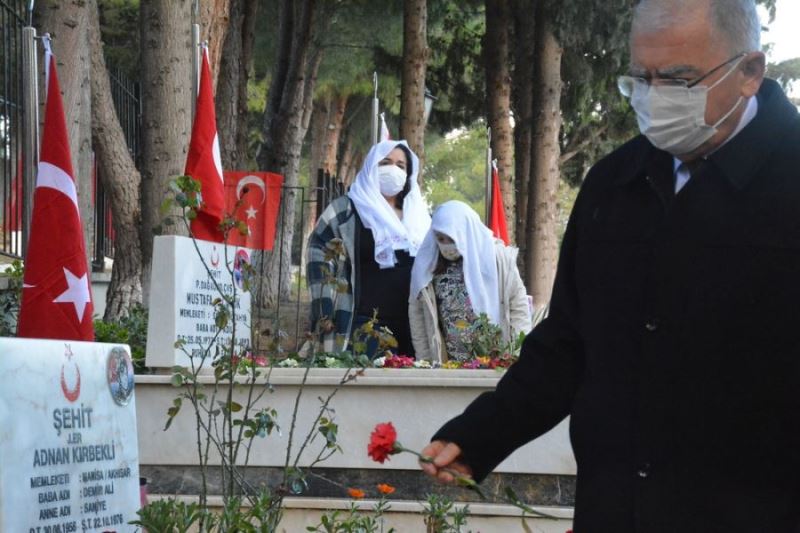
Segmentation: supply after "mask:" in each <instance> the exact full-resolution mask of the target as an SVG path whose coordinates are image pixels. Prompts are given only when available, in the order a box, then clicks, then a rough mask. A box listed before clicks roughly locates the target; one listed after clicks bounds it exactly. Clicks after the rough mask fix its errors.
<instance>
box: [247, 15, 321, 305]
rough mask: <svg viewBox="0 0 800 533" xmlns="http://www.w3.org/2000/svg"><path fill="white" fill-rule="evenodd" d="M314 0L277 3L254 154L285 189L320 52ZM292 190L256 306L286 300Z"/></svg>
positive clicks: (293, 171)
mask: <svg viewBox="0 0 800 533" xmlns="http://www.w3.org/2000/svg"><path fill="white" fill-rule="evenodd" d="M317 15H318V13H317V2H316V0H298V1H292V0H281V1H280V2H279V7H278V49H277V57H276V61H275V63H274V64H275V71H274V72H273V73H272V80H271V83H270V88H269V94H268V98H267V104H266V109H265V110H264V120H263V123H262V134H263V138H264V142H263V144H262V145H261V148H260V150H259V153H258V155H257V161H258V165H259V168H261V169H263V170H267V171H270V172H276V173H278V174H282V175H283V177H284V184H285V185H286V186H287V187H296V186H297V185H298V183H299V169H300V168H299V167H300V150H301V148H302V144H303V139H304V138H305V135H306V131H307V130H308V125H309V121H310V117H311V107H312V106H311V101H312V96H313V92H314V84H315V82H316V75H317V69H318V68H319V64H320V60H321V58H322V51H321V49H320V47H319V44H318V43H315V42H314V40H313V38H314V35H313V29H314V27H315V17H316V16H317ZM296 195H297V193H296V191H295V190H293V189H286V193H285V194H284V195H283V201H282V202H281V209H280V210H281V212H280V214H279V221H280V224H281V225H282V227H283V231H284V232H285V233H284V236H283V238H282V239H280V240H279V243H277V244H276V246H275V249H274V250H273V251H272V252H265V253H264V254H263V257H262V258H261V262H262V265H261V266H262V267H263V272H264V276H262V279H261V284H260V288H259V291H258V294H257V301H258V304H259V305H262V306H272V305H275V304H276V303H277V302H278V301H279V300H280V299H281V298H285V297H288V295H289V285H290V281H291V279H290V278H291V277H290V275H289V273H290V261H291V249H292V240H293V237H294V228H295V213H296V202H295V200H296Z"/></svg>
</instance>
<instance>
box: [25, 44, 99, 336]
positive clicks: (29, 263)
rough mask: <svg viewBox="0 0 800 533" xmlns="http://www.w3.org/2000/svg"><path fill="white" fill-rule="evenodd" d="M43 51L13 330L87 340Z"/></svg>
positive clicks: (69, 194) (82, 277)
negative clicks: (41, 111) (43, 95)
mask: <svg viewBox="0 0 800 533" xmlns="http://www.w3.org/2000/svg"><path fill="white" fill-rule="evenodd" d="M48 56H50V57H49V60H50V65H49V66H50V70H49V77H48V78H49V81H48V84H47V103H46V105H45V116H44V131H43V133H42V150H41V155H40V158H39V169H38V174H37V178H36V189H35V190H34V193H33V216H32V220H31V233H30V240H29V241H28V251H27V256H26V257H25V275H24V277H23V290H22V305H21V308H20V313H19V326H18V332H17V333H18V335H19V336H20V337H34V338H41V339H64V340H83V341H92V340H94V327H93V325H92V312H93V306H92V293H91V290H90V288H89V269H88V268H87V263H86V249H85V244H84V241H83V228H82V226H81V216H80V211H79V210H78V192H77V188H76V186H75V179H74V178H73V172H72V161H71V159H70V152H69V138H68V137H67V124H66V119H65V117H64V105H63V103H62V102H61V90H60V87H59V84H58V74H57V73H56V62H55V58H54V57H53V56H52V55H50V54H48Z"/></svg>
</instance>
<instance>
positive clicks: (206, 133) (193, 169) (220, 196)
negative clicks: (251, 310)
mask: <svg viewBox="0 0 800 533" xmlns="http://www.w3.org/2000/svg"><path fill="white" fill-rule="evenodd" d="M184 174H186V175H187V176H191V177H192V178H194V179H196V180H198V181H200V186H201V188H200V195H201V198H202V201H201V205H200V210H199V211H198V213H197V218H195V219H194V220H192V224H191V227H192V235H194V236H195V237H196V238H198V239H202V240H204V241H213V242H222V239H223V235H222V231H220V229H219V224H220V222H222V217H223V213H224V211H225V193H224V185H223V182H222V158H221V157H220V152H219V137H218V136H217V115H216V112H215V111H214V93H213V91H212V90H211V68H210V67H209V66H208V48H206V47H203V64H202V67H201V69H200V89H199V91H198V93H197V105H196V106H195V115H194V124H193V125H192V140H191V142H190V143H189V154H188V155H187V156H186V169H185V170H184Z"/></svg>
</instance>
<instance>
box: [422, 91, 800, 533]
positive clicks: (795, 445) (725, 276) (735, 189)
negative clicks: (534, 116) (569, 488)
mask: <svg viewBox="0 0 800 533" xmlns="http://www.w3.org/2000/svg"><path fill="white" fill-rule="evenodd" d="M758 103H759V109H758V113H757V115H756V117H755V118H754V119H753V120H752V122H751V123H750V124H749V125H747V126H746V127H745V128H744V129H743V130H742V131H741V132H740V133H739V134H738V135H736V136H735V137H734V138H733V139H731V140H730V142H728V143H727V144H725V145H724V146H723V147H722V148H721V149H719V150H718V151H717V152H715V153H714V154H712V155H711V156H710V157H708V159H706V160H704V161H703V162H702V163H701V164H700V165H699V167H697V168H695V169H694V170H693V173H692V178H691V180H690V181H689V182H688V184H687V185H686V186H685V187H684V188H683V189H682V190H681V192H680V193H679V194H677V195H675V194H674V192H673V191H674V179H673V162H672V161H673V160H672V157H671V156H670V155H669V154H667V153H665V152H661V151H659V150H657V149H655V148H654V147H653V146H652V145H651V144H650V143H649V142H648V141H647V140H646V139H645V138H644V137H641V136H640V137H637V138H636V139H634V140H632V141H630V142H629V143H627V144H626V145H624V146H622V147H621V148H619V149H618V150H616V151H615V152H613V153H612V154H611V155H609V156H608V157H606V158H605V159H603V160H602V161H600V162H599V163H597V165H595V166H594V168H592V170H591V171H590V172H589V175H588V176H587V178H586V180H585V182H584V185H583V187H582V189H581V192H580V194H579V195H578V199H577V201H576V203H575V207H574V210H573V213H572V216H571V218H570V221H569V224H568V227H567V231H566V234H565V236H564V241H563V244H562V249H561V256H560V259H559V265H558V271H557V274H556V280H555V285H554V290H553V297H552V301H551V309H550V315H549V317H548V318H547V319H546V320H545V321H544V322H543V323H541V324H540V325H539V326H538V327H537V328H536V329H535V330H534V331H533V332H531V333H530V334H529V335H528V337H527V338H526V340H525V343H524V345H523V349H522V354H521V357H520V360H519V362H518V363H516V364H515V365H514V366H513V367H512V368H511V369H510V370H509V371H508V372H507V373H506V375H505V376H504V377H503V378H502V379H501V380H500V383H499V384H498V386H497V390H496V391H494V392H489V393H485V394H483V395H481V396H480V397H479V398H478V399H476V400H475V402H474V403H472V404H471V405H470V406H469V407H468V408H467V409H466V411H465V412H464V414H462V415H460V416H459V417H457V418H455V419H453V420H452V421H450V422H449V423H448V424H446V425H445V426H444V427H443V428H442V429H440V430H439V432H438V433H437V434H436V436H435V437H434V438H440V439H444V440H449V441H453V442H456V443H458V444H459V445H460V446H461V447H462V449H463V452H464V460H465V461H466V462H467V463H468V464H469V465H470V466H471V467H472V468H473V470H474V472H475V475H476V477H477V478H478V479H482V478H483V477H485V476H486V474H487V473H488V472H489V471H491V470H492V469H493V468H494V467H495V466H497V465H498V464H499V462H500V461H502V460H503V459H504V458H505V457H506V456H507V455H508V454H510V453H511V452H512V451H513V450H514V449H516V448H517V447H519V446H521V445H523V444H524V443H526V442H528V441H530V440H531V439H533V438H536V437H537V436H539V435H541V434H543V433H544V432H546V431H548V430H549V429H551V428H552V427H554V426H555V425H556V424H557V423H558V422H560V421H561V420H562V419H564V418H565V417H566V416H568V415H571V420H570V437H571V441H572V446H573V449H574V452H575V457H576V459H577V463H578V476H577V492H576V508H575V532H576V533H591V532H598V533H601V532H602V533H605V532H608V533H627V532H634V531H635V532H643V533H650V532H664V533H667V532H669V533H673V532H681V533H682V532H694V531H697V532H700V531H702V532H703V533H713V532H725V533H737V532H742V533H744V532H748V533H750V532H762V531H763V532H770V533H781V532H800V117H798V113H797V109H796V108H795V107H794V106H793V105H792V104H791V103H790V102H789V101H788V100H787V98H786V97H785V95H784V94H783V92H782V91H781V89H780V87H779V86H778V85H777V84H776V83H775V82H773V81H770V80H767V81H765V82H764V84H763V85H762V87H761V90H760V92H759V94H758Z"/></svg>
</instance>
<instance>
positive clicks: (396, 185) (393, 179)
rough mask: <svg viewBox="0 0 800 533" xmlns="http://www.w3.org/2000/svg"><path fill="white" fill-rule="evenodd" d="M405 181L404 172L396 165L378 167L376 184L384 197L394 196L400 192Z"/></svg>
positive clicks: (406, 177)
mask: <svg viewBox="0 0 800 533" xmlns="http://www.w3.org/2000/svg"><path fill="white" fill-rule="evenodd" d="M407 179H408V176H407V175H406V171H405V170H403V169H402V168H400V167H398V166H396V165H382V166H379V167H378V184H379V185H380V188H381V194H382V195H384V196H394V195H396V194H397V193H399V192H400V191H402V190H403V187H405V186H406V180H407Z"/></svg>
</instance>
